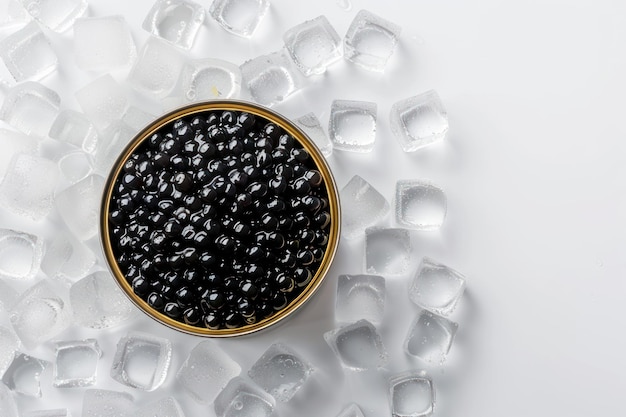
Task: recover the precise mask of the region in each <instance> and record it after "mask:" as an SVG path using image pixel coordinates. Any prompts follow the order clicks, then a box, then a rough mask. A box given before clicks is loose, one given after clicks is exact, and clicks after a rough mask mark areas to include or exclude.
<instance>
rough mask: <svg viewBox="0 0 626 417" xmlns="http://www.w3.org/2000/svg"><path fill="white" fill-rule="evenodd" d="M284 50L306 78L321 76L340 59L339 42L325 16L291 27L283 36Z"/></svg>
mask: <svg viewBox="0 0 626 417" xmlns="http://www.w3.org/2000/svg"><path fill="white" fill-rule="evenodd" d="M283 41H284V42H285V48H286V49H287V51H288V52H289V55H291V58H292V59H293V62H294V63H295V64H296V66H297V67H298V69H300V71H302V73H303V74H304V75H306V76H307V77H308V76H309V75H313V74H323V73H324V72H326V68H328V67H329V66H330V65H331V64H333V63H335V62H337V61H338V60H339V59H340V58H341V40H340V39H339V35H338V34H337V31H336V30H335V28H333V27H332V25H331V24H330V22H329V21H328V19H327V18H326V16H319V17H316V18H315V19H312V20H307V21H306V22H304V23H301V24H299V25H297V26H294V27H292V28H291V29H289V30H288V31H287V32H285V34H284V35H283Z"/></svg>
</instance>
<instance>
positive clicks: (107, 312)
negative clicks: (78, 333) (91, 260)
mask: <svg viewBox="0 0 626 417" xmlns="http://www.w3.org/2000/svg"><path fill="white" fill-rule="evenodd" d="M70 302H71V304H72V311H73V312H74V320H75V322H76V323H77V324H78V325H80V326H83V327H90V328H92V329H105V328H108V327H113V326H116V325H118V324H120V323H122V322H124V321H126V320H128V319H129V318H131V317H132V315H133V313H134V312H135V311H134V308H133V306H132V305H131V304H130V302H129V301H128V299H127V298H126V296H125V295H124V294H123V293H122V291H121V290H120V289H119V287H118V286H117V284H116V283H115V278H113V276H112V275H111V274H110V273H108V272H105V271H98V272H94V273H93V274H91V275H88V276H86V277H85V278H83V279H81V280H80V281H77V282H76V283H75V284H73V285H72V287H71V288H70Z"/></svg>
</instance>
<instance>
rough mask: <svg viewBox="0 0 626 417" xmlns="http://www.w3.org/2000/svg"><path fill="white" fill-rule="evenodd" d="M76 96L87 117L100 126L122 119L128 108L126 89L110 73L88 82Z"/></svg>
mask: <svg viewBox="0 0 626 417" xmlns="http://www.w3.org/2000/svg"><path fill="white" fill-rule="evenodd" d="M75 96H76V100H78V104H80V107H81V108H82V109H83V111H84V112H85V114H86V115H87V117H89V119H90V120H92V121H93V122H94V124H95V125H96V126H97V127H99V128H105V127H107V126H109V125H110V124H111V123H113V122H115V121H118V120H120V119H121V118H122V116H123V115H124V113H125V112H126V110H127V109H128V96H127V94H126V90H125V89H124V87H122V86H121V85H120V84H119V83H118V82H117V81H115V80H114V79H113V77H111V75H110V74H106V75H103V76H101V77H100V78H97V79H96V80H94V81H92V82H91V83H89V84H87V85H86V86H84V87H83V88H81V89H80V90H78V91H77V92H76V94H75Z"/></svg>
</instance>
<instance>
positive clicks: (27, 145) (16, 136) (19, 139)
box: [0, 129, 39, 178]
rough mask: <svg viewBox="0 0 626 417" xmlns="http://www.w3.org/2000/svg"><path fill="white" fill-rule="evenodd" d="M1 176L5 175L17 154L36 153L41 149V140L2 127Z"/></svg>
mask: <svg viewBox="0 0 626 417" xmlns="http://www.w3.org/2000/svg"><path fill="white" fill-rule="evenodd" d="M0 146H2V152H0V178H1V177H3V176H4V174H5V172H6V170H7V168H8V167H9V164H10V163H11V159H12V158H13V156H14V155H15V154H18V153H25V154H35V153H36V152H37V151H38V150H39V140H38V139H37V138H35V137H33V136H28V135H25V134H23V133H20V132H15V131H12V130H7V129H0Z"/></svg>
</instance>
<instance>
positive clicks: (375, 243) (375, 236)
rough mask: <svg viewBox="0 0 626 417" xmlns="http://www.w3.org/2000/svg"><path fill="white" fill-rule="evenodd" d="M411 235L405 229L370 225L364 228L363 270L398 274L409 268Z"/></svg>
mask: <svg viewBox="0 0 626 417" xmlns="http://www.w3.org/2000/svg"><path fill="white" fill-rule="evenodd" d="M411 252H412V246H411V235H410V234H409V231H408V230H406V229H387V228H378V227H372V228H368V229H366V230H365V270H366V271H367V272H368V273H371V274H383V275H398V274H403V273H405V272H406V271H407V269H408V268H409V263H410V260H411Z"/></svg>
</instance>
